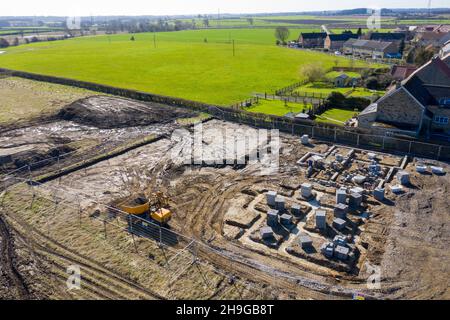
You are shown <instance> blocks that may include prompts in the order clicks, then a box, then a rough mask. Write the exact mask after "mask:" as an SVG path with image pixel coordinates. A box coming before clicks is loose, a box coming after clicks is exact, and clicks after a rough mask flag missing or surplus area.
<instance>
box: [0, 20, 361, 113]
mask: <svg viewBox="0 0 450 320" xmlns="http://www.w3.org/2000/svg"><path fill="white" fill-rule="evenodd" d="M293 32H298V33H299V32H300V31H299V30H295V31H293ZM130 37H131V35H129V34H121V35H112V36H91V37H82V38H75V39H70V40H64V41H55V42H51V43H50V42H42V43H34V44H30V45H23V46H18V47H10V48H8V49H5V51H6V52H5V53H3V54H1V55H0V67H4V68H11V69H16V70H24V71H29V72H35V73H42V74H47V75H55V76H62V77H67V78H73V79H78V80H85V81H91V82H96V83H102V84H107V85H113V86H118V87H123V88H130V89H137V90H142V91H146V92H152V93H156V94H162V95H168V96H174V97H181V98H186V99H191V100H196V101H202V102H208V103H213V104H219V105H228V104H232V103H235V102H237V101H240V100H244V99H246V98H248V97H249V96H251V95H252V94H253V93H255V92H272V91H274V90H275V89H277V88H280V87H284V86H286V85H289V84H291V83H293V82H297V81H299V80H301V79H302V75H301V74H300V73H299V69H300V67H301V66H302V65H304V64H309V63H320V64H322V65H323V66H324V67H326V68H331V67H333V66H335V61H336V60H338V65H340V66H347V65H349V63H350V60H348V59H344V58H337V57H333V56H330V55H326V54H321V53H315V52H306V51H301V50H294V49H287V48H281V47H277V46H275V45H274V43H275V36H274V30H273V29H236V30H223V29H222V30H191V31H179V32H167V33H158V34H150V33H147V34H136V35H135V36H134V37H135V41H131V40H130ZM154 37H155V38H154ZM154 39H156V41H155V42H154ZM232 40H234V43H235V50H234V52H235V54H234V56H233V45H232V42H233V41H232ZM155 43H156V47H155ZM355 64H356V66H368V65H367V64H365V63H363V62H356V63H355Z"/></svg>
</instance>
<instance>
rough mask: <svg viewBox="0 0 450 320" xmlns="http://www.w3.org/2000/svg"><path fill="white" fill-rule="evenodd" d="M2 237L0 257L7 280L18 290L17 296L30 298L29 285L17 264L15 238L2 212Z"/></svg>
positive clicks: (0, 222)
mask: <svg viewBox="0 0 450 320" xmlns="http://www.w3.org/2000/svg"><path fill="white" fill-rule="evenodd" d="M0 238H1V248H0V259H1V265H2V266H3V269H4V272H5V275H6V277H7V278H8V279H7V281H8V283H9V284H10V285H12V286H13V288H14V290H15V291H16V297H17V298H19V299H29V298H30V297H31V296H30V292H29V290H28V287H27V285H26V283H25V281H24V279H23V277H22V275H21V274H20V272H19V271H18V270H17V268H16V265H15V260H16V259H15V257H14V255H15V253H14V240H13V238H12V235H11V232H10V231H9V229H8V224H7V223H6V222H5V220H4V217H3V214H2V213H0Z"/></svg>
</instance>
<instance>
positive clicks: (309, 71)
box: [300, 63, 326, 82]
mask: <svg viewBox="0 0 450 320" xmlns="http://www.w3.org/2000/svg"><path fill="white" fill-rule="evenodd" d="M325 74H326V71H325V68H324V67H323V66H322V65H320V64H315V63H314V64H307V65H305V66H302V67H301V68H300V77H302V76H304V77H306V80H307V81H308V82H317V81H320V80H322V79H324V78H325Z"/></svg>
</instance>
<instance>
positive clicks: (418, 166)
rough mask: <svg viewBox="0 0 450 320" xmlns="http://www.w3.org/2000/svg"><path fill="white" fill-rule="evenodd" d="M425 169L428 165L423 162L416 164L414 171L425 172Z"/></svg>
mask: <svg viewBox="0 0 450 320" xmlns="http://www.w3.org/2000/svg"><path fill="white" fill-rule="evenodd" d="M427 170H428V167H427V166H426V165H424V164H418V165H416V171H417V172H419V173H425V172H427Z"/></svg>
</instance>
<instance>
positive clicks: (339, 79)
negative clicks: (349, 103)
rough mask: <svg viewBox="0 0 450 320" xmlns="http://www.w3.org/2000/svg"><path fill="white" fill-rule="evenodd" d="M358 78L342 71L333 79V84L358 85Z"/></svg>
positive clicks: (340, 85) (338, 85)
mask: <svg viewBox="0 0 450 320" xmlns="http://www.w3.org/2000/svg"><path fill="white" fill-rule="evenodd" d="M357 82H358V78H355V77H350V76H349V75H348V74H346V73H341V74H340V75H338V76H336V77H335V78H334V79H333V84H334V86H335V87H337V88H344V87H351V86H354V85H356V84H357Z"/></svg>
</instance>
